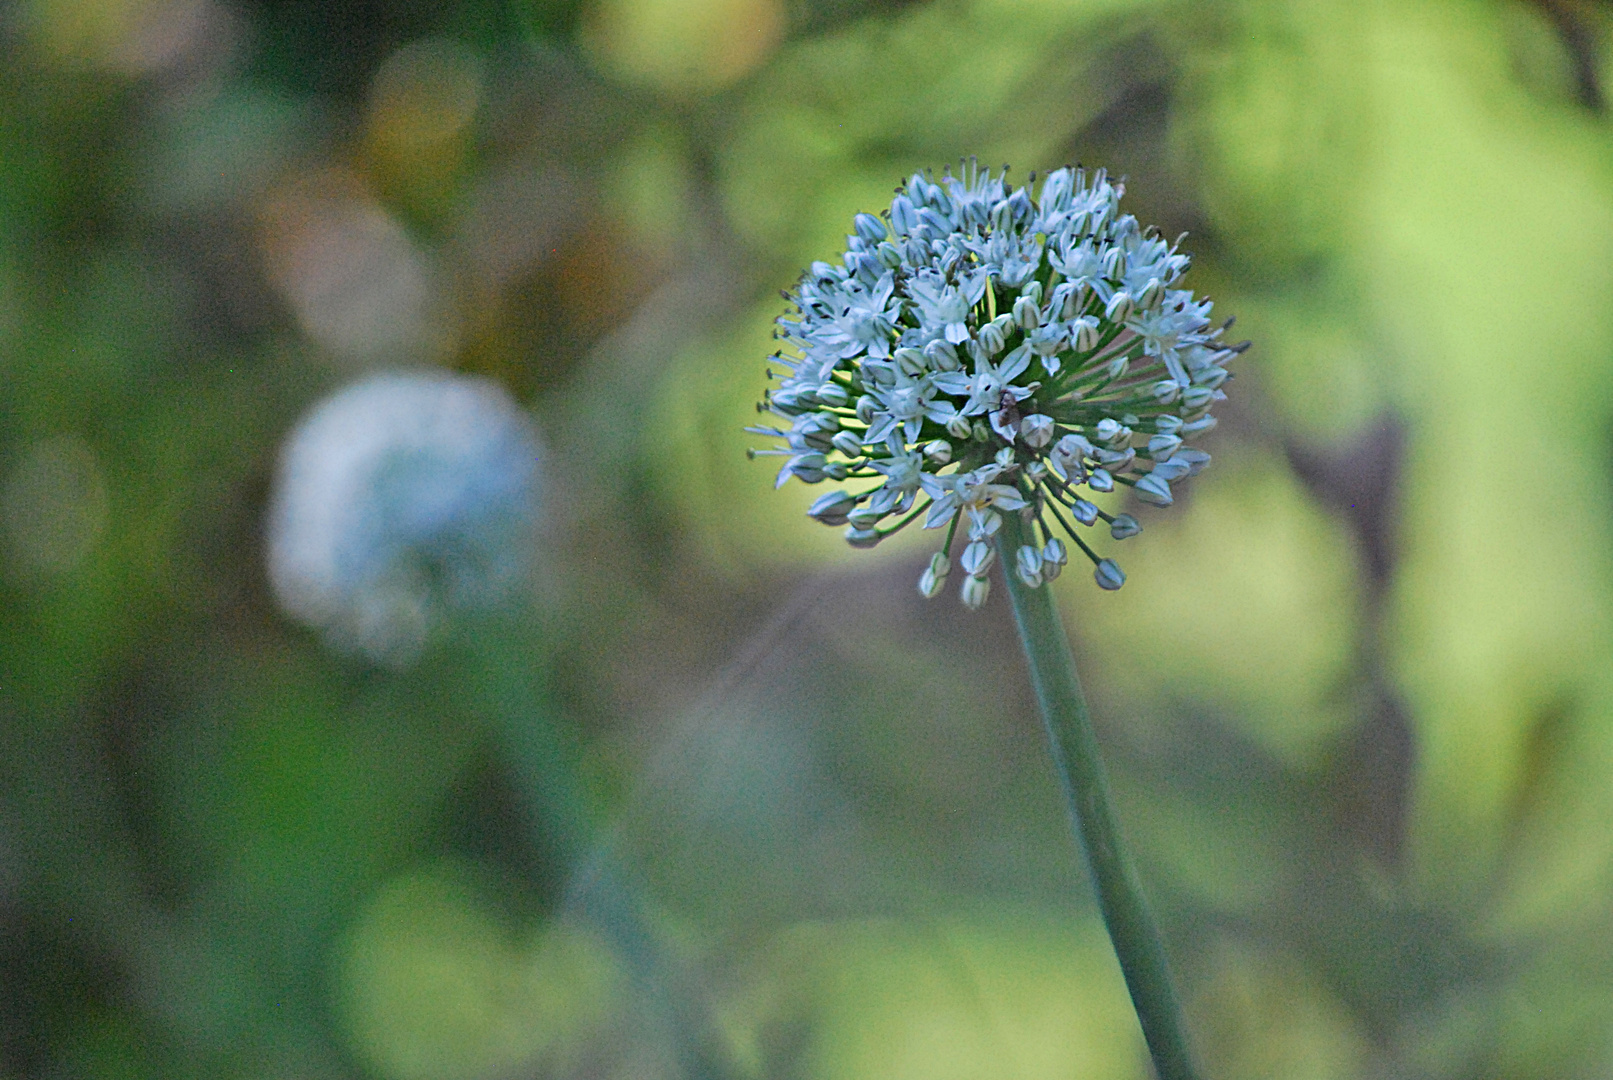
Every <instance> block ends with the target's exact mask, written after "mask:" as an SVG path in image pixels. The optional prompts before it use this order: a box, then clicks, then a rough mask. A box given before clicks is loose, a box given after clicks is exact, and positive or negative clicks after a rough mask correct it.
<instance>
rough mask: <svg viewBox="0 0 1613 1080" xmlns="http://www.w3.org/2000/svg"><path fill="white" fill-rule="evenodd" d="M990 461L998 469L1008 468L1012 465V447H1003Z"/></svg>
mask: <svg viewBox="0 0 1613 1080" xmlns="http://www.w3.org/2000/svg"><path fill="white" fill-rule="evenodd" d="M991 460H992V461H994V462H995V463H996V464H997V465H998V466H999V467H1000V468H1004V469H1006V468H1008V467H1009V466H1010V465H1012V464H1013V463H1014V448H1013V447H1012V446H1005V447H1003V448H1002V449H1001V450H999V451H997V453H996V456H994V457H993V458H992V459H991Z"/></svg>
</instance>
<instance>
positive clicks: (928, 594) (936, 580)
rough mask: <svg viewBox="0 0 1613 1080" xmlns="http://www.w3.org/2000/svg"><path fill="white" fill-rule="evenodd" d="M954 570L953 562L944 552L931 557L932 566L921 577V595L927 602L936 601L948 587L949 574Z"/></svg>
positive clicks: (927, 567) (926, 568)
mask: <svg viewBox="0 0 1613 1080" xmlns="http://www.w3.org/2000/svg"><path fill="white" fill-rule="evenodd" d="M951 570H952V560H951V559H949V558H947V554H946V552H944V551H937V552H936V553H935V554H934V555H931V556H930V565H929V566H926V567H925V568H924V573H922V574H920V575H919V593H920V594H921V595H923V597H924V599H926V600H934V599H935V598H936V597H937V596H939V595H940V593H941V590H942V589H943V588H945V587H946V583H947V574H948V573H949V572H950V571H951Z"/></svg>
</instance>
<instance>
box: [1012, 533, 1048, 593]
mask: <svg viewBox="0 0 1613 1080" xmlns="http://www.w3.org/2000/svg"><path fill="white" fill-rule="evenodd" d="M1014 564H1015V565H1014V570H1015V572H1016V573H1018V574H1019V580H1021V581H1023V582H1024V583H1025V584H1026V585H1028V586H1030V587H1031V588H1033V589H1037V588H1040V587H1041V585H1042V552H1041V550H1040V549H1038V548H1036V547H1033V546H1031V545H1030V544H1026V545H1024V546H1022V547H1021V548H1020V549H1019V550H1018V551H1017V552H1015V553H1014Z"/></svg>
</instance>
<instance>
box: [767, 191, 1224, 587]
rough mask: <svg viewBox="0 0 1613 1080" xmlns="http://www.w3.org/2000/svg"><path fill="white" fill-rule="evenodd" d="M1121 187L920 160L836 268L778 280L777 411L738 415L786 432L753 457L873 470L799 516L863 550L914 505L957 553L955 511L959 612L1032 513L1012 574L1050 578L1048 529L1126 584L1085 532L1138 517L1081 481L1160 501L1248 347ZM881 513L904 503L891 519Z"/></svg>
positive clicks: (1185, 468) (926, 583)
mask: <svg viewBox="0 0 1613 1080" xmlns="http://www.w3.org/2000/svg"><path fill="white" fill-rule="evenodd" d="M1121 194H1122V188H1121V185H1120V184H1118V183H1115V182H1113V181H1111V180H1110V179H1109V178H1108V176H1107V175H1106V174H1105V173H1104V172H1102V171H1101V170H1100V171H1099V172H1097V173H1096V174H1094V175H1091V176H1088V175H1087V174H1085V173H1083V172H1081V171H1079V170H1070V169H1058V170H1055V171H1054V172H1052V173H1050V174H1049V175H1048V177H1047V178H1046V180H1044V181H1043V183H1042V185H1041V192H1040V200H1038V199H1036V198H1034V197H1033V192H1032V190H1031V189H1030V188H1029V187H1024V188H1018V189H1015V188H1013V187H1012V186H1010V185H1009V184H1008V183H1007V182H1006V181H1005V179H1004V178H1003V177H1002V176H1001V175H993V174H992V173H991V172H990V171H989V170H981V169H979V168H977V167H976V166H975V165H974V163H973V162H969V163H966V164H965V167H964V169H963V170H962V174H961V175H959V176H952V175H950V174H948V175H946V176H944V177H943V178H942V179H941V181H940V182H939V183H936V182H934V181H932V180H931V178H930V177H928V176H926V175H924V174H916V175H914V176H913V177H912V178H911V179H909V180H908V181H907V183H906V184H904V185H903V186H902V187H901V188H900V189H899V190H898V191H897V194H896V197H895V198H894V199H893V200H892V201H891V205H890V210H889V212H888V213H887V214H886V215H885V219H884V220H883V221H882V220H880V219H879V218H877V217H874V216H873V215H871V214H860V215H858V216H857V217H856V219H855V220H854V222H853V229H854V232H853V234H852V235H850V236H848V237H847V249H846V252H845V254H844V256H843V257H842V258H841V260H840V262H839V263H838V264H835V263H827V262H817V263H813V264H812V267H811V269H810V270H809V271H808V272H807V273H806V274H805V275H803V277H802V279H801V280H800V282H799V283H798V284H797V285H796V288H795V291H794V292H793V293H791V294H787V295H788V296H789V298H790V299H791V300H792V301H793V303H794V305H795V308H796V311H795V312H794V313H793V314H792V315H790V316H789V317H784V318H780V319H779V321H778V325H779V329H780V337H782V338H783V340H784V342H785V346H786V347H785V349H784V350H782V351H781V352H780V353H779V354H777V355H775V356H774V358H773V360H774V362H775V363H777V364H778V365H779V366H780V367H782V368H783V369H784V372H783V378H782V381H781V383H780V385H779V386H778V388H777V389H776V390H773V391H772V392H770V393H769V394H768V395H767V398H766V400H765V401H764V403H763V408H764V410H766V411H770V412H772V413H774V414H775V415H777V416H779V417H782V418H784V419H786V420H788V421H789V424H788V426H787V428H780V427H753V428H749V429H747V430H749V431H752V432H754V433H756V434H759V435H766V436H769V437H771V438H775V439H778V440H780V442H781V445H779V446H778V447H776V448H775V449H771V450H766V449H764V450H759V451H753V453H759V454H777V455H779V456H782V457H783V458H785V461H784V465H783V467H782V468H781V469H780V471H779V474H778V482H779V483H780V484H782V483H784V482H785V481H787V480H789V479H790V478H791V477H794V478H796V479H799V480H801V481H803V482H805V483H818V482H820V481H822V480H826V479H834V480H837V481H842V480H843V481H859V480H861V481H878V482H877V483H874V484H872V485H869V486H865V487H864V488H863V489H862V490H856V489H855V488H850V489H847V490H845V491H843V492H840V493H836V494H835V495H834V496H833V497H830V498H828V499H827V501H826V500H823V499H820V500H818V501H817V502H815V503H814V504H813V509H812V510H811V514H812V516H813V517H815V518H817V519H818V520H820V521H823V522H825V523H831V524H849V526H850V531H849V532H848V533H847V538H848V540H849V541H850V542H851V543H853V544H855V545H857V546H862V547H871V546H873V545H875V544H877V543H879V541H880V540H881V539H882V538H884V537H885V536H888V535H889V534H890V533H891V532H894V531H895V530H896V529H899V528H902V527H904V526H906V525H907V524H908V523H910V522H912V521H914V520H917V519H918V518H920V517H923V519H924V526H925V527H926V528H930V529H935V528H940V527H942V526H949V528H948V532H947V545H948V548H947V549H945V550H943V551H942V552H941V553H940V558H941V559H943V560H949V559H950V545H951V543H952V540H953V538H954V536H955V534H956V532H957V531H958V528H957V523H958V522H959V521H964V522H966V523H967V527H966V529H965V531H966V532H967V534H968V539H967V541H966V544H967V546H966V548H965V552H964V554H963V556H962V562H961V563H960V565H963V566H964V567H965V568H966V569H967V570H968V571H969V572H968V573H966V574H965V580H964V583H963V589H964V601H965V603H966V604H969V605H970V606H978V605H979V604H980V603H983V602H984V600H985V596H986V592H987V589H986V579H985V577H984V574H985V571H986V569H987V568H988V567H989V566H990V565H991V564H992V560H993V555H992V552H993V551H994V549H993V548H992V547H991V545H992V544H993V543H994V542H995V541H994V537H995V535H996V533H997V530H998V527H999V526H1000V525H1001V524H1002V518H1001V516H1000V515H1001V514H1002V513H1012V512H1021V513H1023V514H1024V515H1025V517H1026V521H1027V523H1029V528H1030V531H1031V536H1030V539H1031V540H1033V541H1035V543H1036V544H1037V545H1040V546H1039V547H1037V546H1033V545H1027V546H1026V547H1025V548H1024V549H1023V550H1022V551H1020V552H1018V553H1016V554H1015V555H1014V557H1013V559H1012V560H1010V561H1011V562H1012V563H1013V565H1014V570H1015V572H1017V573H1019V575H1020V578H1021V580H1023V581H1025V582H1027V583H1036V582H1042V581H1048V580H1052V579H1053V578H1055V577H1057V576H1058V574H1059V570H1060V568H1062V567H1063V565H1064V560H1065V558H1066V555H1065V549H1064V546H1063V542H1062V541H1060V540H1058V539H1057V538H1056V537H1054V536H1053V535H1052V533H1051V528H1052V526H1053V525H1057V526H1059V527H1061V528H1063V529H1065V530H1066V531H1067V532H1068V533H1069V536H1070V538H1071V539H1072V540H1074V542H1075V543H1076V545H1077V546H1078V547H1080V548H1081V550H1082V552H1083V554H1085V555H1087V556H1088V557H1089V558H1091V559H1092V561H1093V563H1094V564H1095V566H1096V567H1097V570H1096V573H1095V576H1096V577H1097V579H1098V583H1099V584H1100V585H1102V586H1103V587H1104V588H1119V587H1120V584H1121V583H1122V582H1124V580H1125V575H1124V574H1122V573H1121V572H1120V570H1119V568H1118V567H1117V566H1115V564H1114V563H1113V562H1112V561H1111V560H1107V559H1100V558H1099V557H1098V555H1097V554H1095V553H1094V552H1093V550H1092V548H1091V547H1090V546H1089V545H1088V544H1087V543H1086V541H1085V540H1083V539H1082V537H1081V535H1080V532H1079V531H1080V530H1086V529H1090V528H1093V527H1095V526H1096V525H1097V523H1098V522H1099V521H1100V520H1102V521H1104V522H1107V523H1109V524H1110V526H1111V536H1113V537H1114V538H1115V539H1121V538H1124V537H1128V536H1132V535H1135V533H1136V532H1137V531H1138V526H1137V524H1136V522H1135V520H1134V519H1133V518H1131V516H1130V515H1128V514H1122V515H1119V516H1111V515H1109V514H1107V513H1104V512H1103V511H1102V510H1100V509H1099V508H1098V507H1097V506H1096V505H1095V504H1094V503H1092V502H1090V501H1088V500H1087V499H1085V498H1083V497H1082V494H1081V492H1080V491H1079V490H1078V489H1080V488H1083V487H1085V488H1090V489H1091V490H1092V491H1098V492H1107V491H1112V490H1114V488H1115V486H1116V485H1117V484H1121V485H1126V486H1129V487H1131V488H1132V489H1133V490H1134V491H1135V492H1136V494H1137V496H1138V498H1139V499H1141V500H1142V501H1144V502H1149V503H1153V504H1155V505H1161V506H1164V505H1169V504H1170V503H1171V501H1172V494H1171V488H1170V485H1171V484H1172V483H1175V482H1177V481H1179V480H1181V479H1183V478H1184V477H1187V476H1191V475H1193V474H1194V473H1196V472H1197V471H1199V470H1200V469H1202V468H1203V467H1204V465H1205V464H1207V463H1208V461H1209V456H1208V455H1207V454H1204V453H1203V451H1200V450H1197V449H1195V448H1193V447H1190V446H1187V445H1185V444H1184V440H1186V439H1190V438H1193V437H1196V436H1197V435H1199V434H1202V433H1203V432H1206V431H1209V430H1210V429H1211V428H1212V427H1213V426H1214V424H1215V418H1214V417H1213V416H1211V415H1210V409H1211V408H1212V407H1213V405H1214V404H1215V402H1217V401H1220V400H1223V399H1224V398H1225V394H1224V392H1223V391H1222V389H1221V387H1222V386H1223V384H1224V383H1225V382H1226V380H1227V378H1228V374H1227V371H1226V364H1227V363H1228V361H1230V360H1231V359H1232V358H1233V357H1235V356H1236V355H1237V354H1238V353H1240V352H1241V351H1242V350H1243V346H1241V345H1239V346H1231V347H1229V346H1227V345H1225V344H1224V343H1223V342H1222V340H1221V334H1222V332H1223V330H1224V329H1225V328H1224V327H1219V328H1218V327H1213V326H1212V325H1211V323H1210V302H1209V301H1208V300H1199V299H1197V298H1195V297H1194V295H1193V293H1192V292H1191V291H1189V290H1187V289H1183V288H1181V287H1180V281H1181V277H1182V275H1183V274H1184V273H1185V272H1186V271H1187V268H1188V256H1187V255H1186V254H1185V253H1183V252H1181V251H1179V250H1177V248H1176V247H1175V246H1174V245H1171V244H1167V243H1166V242H1165V241H1164V240H1163V239H1162V238H1160V237H1159V236H1158V235H1157V234H1156V233H1155V231H1154V230H1152V229H1144V228H1143V227H1142V226H1141V225H1140V224H1139V223H1138V222H1137V219H1136V218H1134V217H1132V216H1131V215H1129V214H1124V215H1123V214H1121V213H1120V212H1119V205H1120V198H1121ZM1033 360H1034V361H1037V364H1036V367H1037V370H1036V371H1035V372H1034V375H1035V378H1032V374H1033V373H1032V371H1031V365H1032V361H1033ZM1139 447H1145V448H1146V452H1145V454H1144V455H1142V456H1139V455H1138V453H1137V448H1139ZM920 493H922V494H923V495H924V496H925V501H923V502H920V501H919V498H918V496H919V495H920ZM915 503H917V505H916V506H915ZM891 515H902V517H901V520H899V521H897V522H896V523H894V524H890V525H885V524H882V521H883V520H884V519H886V518H888V517H890V516H891ZM1072 521H1073V522H1074V524H1072ZM1038 531H1039V532H1040V534H1041V535H1040V537H1038V536H1037V535H1036V534H1037V532H1038ZM1032 551H1041V552H1044V553H1046V554H1044V555H1043V556H1041V557H1040V561H1039V562H1038V561H1036V560H1033V559H1032V557H1031V555H1030V554H1026V552H1032ZM1033 563H1034V565H1033ZM937 566H939V567H941V568H940V569H937V568H936V567H937ZM950 566H951V563H950V561H945V562H943V563H940V564H935V565H932V567H931V568H930V569H929V570H927V571H926V572H925V577H924V579H923V581H922V582H921V586H920V589H921V591H922V592H924V593H925V595H933V593H934V592H936V591H938V590H939V589H940V587H941V584H942V583H943V582H944V580H945V578H946V570H947V568H949V567H950Z"/></svg>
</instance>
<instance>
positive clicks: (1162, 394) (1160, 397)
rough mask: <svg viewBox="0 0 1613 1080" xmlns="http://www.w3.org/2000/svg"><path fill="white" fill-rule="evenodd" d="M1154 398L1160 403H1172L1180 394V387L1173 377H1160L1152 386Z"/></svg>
mask: <svg viewBox="0 0 1613 1080" xmlns="http://www.w3.org/2000/svg"><path fill="white" fill-rule="evenodd" d="M1153 394H1154V400H1155V401H1157V402H1159V403H1160V404H1161V405H1174V404H1175V403H1176V401H1177V399H1178V398H1180V397H1181V396H1182V388H1181V387H1180V386H1177V385H1176V380H1175V379H1161V380H1159V382H1157V383H1155V384H1154V386H1153Z"/></svg>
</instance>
